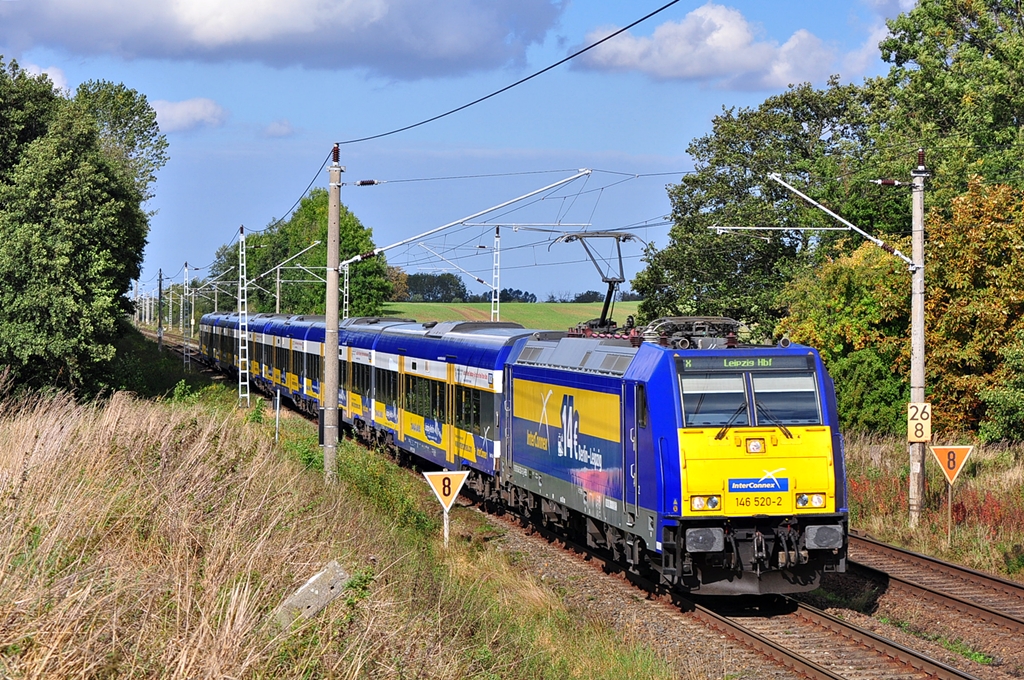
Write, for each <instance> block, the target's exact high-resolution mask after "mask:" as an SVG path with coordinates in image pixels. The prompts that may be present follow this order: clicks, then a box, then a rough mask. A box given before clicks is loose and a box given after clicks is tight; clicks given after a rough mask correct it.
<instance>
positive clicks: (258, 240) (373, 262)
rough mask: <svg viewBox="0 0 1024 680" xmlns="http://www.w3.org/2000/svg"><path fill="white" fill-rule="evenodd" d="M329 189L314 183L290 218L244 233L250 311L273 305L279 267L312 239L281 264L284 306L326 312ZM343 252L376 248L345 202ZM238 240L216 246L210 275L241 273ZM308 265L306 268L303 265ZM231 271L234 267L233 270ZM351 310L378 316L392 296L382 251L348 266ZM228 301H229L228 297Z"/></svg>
mask: <svg viewBox="0 0 1024 680" xmlns="http://www.w3.org/2000/svg"><path fill="white" fill-rule="evenodd" d="M329 206H330V197H329V195H328V193H327V190H325V189H321V188H316V189H313V190H312V191H310V193H309V195H308V196H306V197H304V198H303V199H302V200H301V201H300V202H299V206H298V207H297V208H296V209H295V212H293V213H292V214H291V216H290V217H289V218H288V219H287V220H286V221H275V222H272V223H271V225H270V226H269V227H268V228H267V229H266V230H264V231H262V232H259V233H254V234H252V235H250V236H247V237H246V247H247V249H246V268H247V273H248V276H249V280H250V282H252V283H253V284H257V285H258V287H256V286H253V287H251V288H250V289H249V311H250V312H273V311H274V309H275V306H276V305H275V303H276V300H275V293H276V278H277V276H276V275H277V272H276V269H277V267H278V266H279V265H281V263H282V262H284V261H285V260H288V259H289V258H291V257H292V256H293V255H296V254H297V253H299V252H300V251H302V250H303V249H305V248H308V247H309V246H310V245H312V244H313V243H314V242H316V241H319V242H320V244H319V245H317V246H316V247H314V248H312V249H310V250H309V251H308V252H307V253H305V254H303V255H302V256H300V257H299V258H297V259H295V260H293V261H291V262H288V263H287V264H284V265H283V266H281V280H282V282H283V283H282V286H281V305H280V306H281V312H282V313H288V314H323V313H324V307H325V304H326V299H325V294H324V284H323V282H322V281H320V280H318V279H317V278H315V276H314V275H318V276H319V277H320V278H321V279H322V278H323V275H324V272H325V271H326V267H327V213H328V208H329ZM339 238H340V254H341V255H340V257H341V261H345V260H346V259H349V258H351V257H355V256H356V255H360V254H362V253H368V252H370V251H372V250H373V249H374V244H373V232H372V230H371V229H369V228H368V227H364V226H363V224H362V223H361V222H360V221H359V218H357V217H356V216H355V215H354V214H353V213H352V212H350V211H349V210H348V208H346V207H345V206H344V205H343V206H341V221H340V224H339ZM237 266H238V245H237V244H228V245H225V246H222V247H221V248H220V249H218V251H217V255H216V259H215V262H214V264H213V266H212V267H211V268H210V277H209V278H211V279H212V278H216V277H218V276H221V275H225V276H224V278H228V279H230V278H231V277H234V278H235V279H236V280H237V276H238V270H237ZM302 267H304V268H305V269H302ZM230 272H233V273H230ZM349 277H350V279H349V291H350V292H349V299H350V305H351V306H350V309H349V313H350V314H351V315H352V316H376V315H379V314H381V313H382V311H383V308H384V302H385V301H387V300H388V299H389V297H390V296H391V284H390V283H389V281H388V266H387V262H386V261H385V259H384V258H383V257H382V256H377V257H373V258H370V259H367V260H363V261H362V262H357V263H355V264H353V265H352V266H351V268H350V270H349ZM229 304H230V303H229Z"/></svg>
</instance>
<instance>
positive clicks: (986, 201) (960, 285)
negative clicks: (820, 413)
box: [780, 178, 1024, 430]
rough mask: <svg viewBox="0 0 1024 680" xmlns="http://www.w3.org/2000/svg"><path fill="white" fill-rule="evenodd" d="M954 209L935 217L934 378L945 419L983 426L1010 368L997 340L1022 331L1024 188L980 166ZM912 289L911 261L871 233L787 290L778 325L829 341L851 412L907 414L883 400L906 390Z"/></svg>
mask: <svg viewBox="0 0 1024 680" xmlns="http://www.w3.org/2000/svg"><path fill="white" fill-rule="evenodd" d="M951 210H952V215H951V216H949V217H946V216H945V215H944V214H943V213H941V212H939V211H936V212H934V213H932V216H931V218H930V219H929V222H928V224H927V227H928V235H929V240H928V243H927V247H926V252H925V261H926V273H927V276H926V295H925V300H926V308H925V320H926V333H925V336H926V355H927V382H928V385H929V399H930V400H931V401H932V402H933V403H934V404H935V417H936V420H937V422H938V423H939V424H941V425H946V426H954V427H958V428H976V427H977V426H978V425H979V422H980V421H981V420H982V418H983V417H984V407H985V400H984V399H983V398H982V395H983V394H991V393H992V392H991V391H992V390H994V389H998V387H999V385H1000V384H1001V383H1002V382H1003V381H1004V380H1005V377H1006V376H1005V371H1006V369H1005V367H1004V366H1003V361H1004V359H1005V355H1004V354H1003V353H1002V352H1001V349H1002V348H1004V347H1005V346H1006V345H1007V344H1008V343H1009V342H1011V341H1012V340H1013V338H1015V337H1016V334H1017V333H1019V332H1022V331H1024V252H1022V251H1021V249H1019V248H1015V247H1013V246H1012V245H1009V244H1019V243H1024V191H1021V190H1018V189H1014V188H1012V187H1008V186H1005V185H988V186H987V185H985V184H983V183H982V182H981V180H980V179H979V178H975V179H974V180H973V181H972V182H971V184H970V185H969V190H968V191H967V193H965V194H964V195H962V196H959V197H957V198H956V199H955V200H954V201H953V203H952V206H951ZM899 245H901V246H903V245H905V244H903V243H900V244H899ZM1008 245H1009V247H1008ZM910 289H911V276H910V274H909V273H908V271H907V268H906V267H905V266H903V265H902V263H901V262H900V261H899V260H897V259H895V258H893V257H892V256H890V255H889V254H888V253H886V252H884V251H883V250H881V249H880V248H878V247H876V246H874V245H873V244H865V245H863V246H861V248H859V249H858V250H857V251H855V252H854V253H853V254H852V255H849V256H844V257H842V258H839V259H837V260H835V261H833V262H829V263H827V264H826V265H824V266H822V267H819V268H816V269H814V270H810V271H807V272H805V273H804V274H803V275H802V276H800V277H797V278H796V279H795V280H794V281H792V282H791V283H790V284H789V285H788V286H787V288H786V290H785V293H784V296H783V299H785V300H786V302H787V303H788V306H789V310H790V313H789V316H788V317H787V318H786V319H784V320H783V321H782V323H781V324H780V330H783V331H785V332H788V333H789V334H790V337H791V338H792V339H793V340H796V341H798V342H803V343H806V344H809V345H812V346H814V347H817V348H819V350H820V351H821V352H822V356H823V357H824V358H825V360H826V362H827V363H828V364H829V367H830V370H832V371H833V372H834V373H835V375H834V376H833V377H834V378H835V379H836V383H837V385H838V386H839V391H840V410H841V411H842V412H843V413H842V415H843V416H844V422H846V423H847V424H860V425H863V426H865V427H868V426H870V427H883V425H882V424H881V423H884V422H888V423H890V425H889V426H888V427H885V429H889V430H895V429H898V428H899V426H900V424H899V421H900V419H901V417H902V416H900V415H899V414H898V413H896V411H897V410H899V409H890V410H889V411H887V412H886V414H885V415H878V412H879V410H880V409H881V411H886V409H885V408H884V402H885V400H886V399H887V398H888V397H887V396H885V395H890V396H891V395H895V394H904V393H906V390H905V389H897V387H896V385H897V383H898V384H900V385H903V386H905V384H906V380H905V376H907V375H908V374H909V371H910V343H909V342H908V333H907V329H908V326H909V310H910V292H911V291H910ZM864 352H870V354H872V355H874V357H877V360H875V359H872V358H871V357H869V356H868V355H866V354H864ZM872 392H874V393H873V394H872ZM850 395H862V396H850ZM869 402H870V403H869ZM844 403H845V405H846V407H845V410H844ZM869 411H870V412H871V413H873V414H874V415H871V414H869V413H867V412H869Z"/></svg>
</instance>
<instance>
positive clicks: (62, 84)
mask: <svg viewBox="0 0 1024 680" xmlns="http://www.w3.org/2000/svg"><path fill="white" fill-rule="evenodd" d="M21 67H22V68H23V69H25V70H26V71H28V72H29V73H31V74H32V75H34V76H38V75H39V74H40V73H45V74H46V75H47V77H49V79H50V81H51V82H52V83H53V84H54V85H55V86H56V87H57V89H58V90H66V89H68V78H67V76H66V75H64V71H62V70H61V69H59V68H57V67H56V66H47V67H46V68H43V67H42V66H36V65H35V64H21Z"/></svg>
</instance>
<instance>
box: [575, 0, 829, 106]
mask: <svg viewBox="0 0 1024 680" xmlns="http://www.w3.org/2000/svg"><path fill="white" fill-rule="evenodd" d="M614 30H615V29H613V28H603V29H599V30H597V31H592V32H591V33H590V34H588V35H587V38H586V42H587V43H591V42H594V41H596V40H599V39H601V38H602V37H604V36H607V35H609V34H610V33H612V32H613V31H614ZM834 60H835V55H834V53H833V51H832V50H831V49H830V48H828V47H827V46H826V45H825V44H824V43H823V42H822V41H821V40H820V39H819V38H817V37H816V36H814V35H813V34H811V33H809V32H808V31H805V30H803V29H801V30H799V31H797V32H796V33H794V34H793V35H792V36H791V37H790V38H789V40H787V41H786V42H785V43H784V44H783V45H781V46H780V45H779V44H778V43H776V42H774V41H758V40H757V39H756V37H755V33H754V28H753V27H752V26H751V24H750V23H749V22H748V21H747V20H746V18H745V17H744V16H743V14H742V13H740V12H739V11H738V10H735V9H732V8H730V7H725V6H723V5H716V4H714V3H711V2H709V3H708V4H706V5H704V6H703V7H698V8H697V9H695V10H693V11H692V12H690V13H689V14H687V15H686V16H685V17H683V19H682V21H678V22H676V21H668V22H665V23H663V24H661V25H660V26H658V27H657V28H655V29H654V33H653V34H652V35H651V37H636V36H633V35H632V34H629V33H624V34H622V35H619V36H617V37H615V38H613V39H611V40H609V41H608V42H607V43H605V44H603V45H601V46H600V47H598V48H596V49H594V50H592V51H590V52H588V53H587V54H586V55H584V60H583V62H582V63H581V66H582V67H584V68H591V69H595V70H608V71H640V72H642V73H646V74H647V75H649V76H651V77H654V78H658V79H662V80H696V81H703V82H717V83H719V84H721V85H723V86H725V87H732V88H742V89H761V88H778V87H785V86H786V85H788V84H790V83H798V82H803V81H806V80H810V81H817V80H821V79H823V78H825V77H826V76H827V75H828V73H829V68H830V66H831V64H832V62H833V61H834Z"/></svg>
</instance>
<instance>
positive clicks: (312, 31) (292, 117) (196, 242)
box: [0, 0, 913, 299]
mask: <svg viewBox="0 0 1024 680" xmlns="http://www.w3.org/2000/svg"><path fill="white" fill-rule="evenodd" d="M665 1H667V0H654V1H648V0H634V1H632V2H612V1H610V0H589V1H586V0H564V1H558V0H291V1H290V2H280V1H275V0H174V1H172V2H166V3H140V2H138V1H137V0H0V53H2V54H3V55H4V58H5V59H8V60H9V59H11V58H16V59H17V60H18V61H19V63H21V65H22V66H24V67H27V68H29V69H30V70H35V71H39V70H43V71H46V72H47V73H48V74H50V76H51V78H52V79H53V80H54V81H55V82H56V83H58V84H59V85H61V86H64V87H68V88H71V89H74V88H75V87H76V86H77V85H78V84H79V83H81V82H83V81H85V80H89V79H103V80H111V81H115V82H124V83H125V84H126V85H128V86H129V87H133V88H135V89H137V90H139V91H140V92H142V93H144V94H145V95H146V96H147V97H148V98H149V100H150V102H151V103H152V104H153V105H154V107H155V108H156V109H157V112H158V117H159V121H160V125H161V128H162V130H163V131H164V132H165V133H166V135H167V138H168V140H169V142H170V147H169V150H168V152H169V155H170V161H169V162H168V164H167V165H166V166H165V167H164V169H163V170H162V171H161V172H160V174H159V176H158V181H157V186H156V197H155V198H154V199H153V200H152V201H151V202H150V204H149V206H148V207H149V209H150V210H153V211H155V212H156V214H155V215H154V217H153V219H152V224H151V231H150V235H149V245H148V246H147V248H146V257H145V264H144V271H143V274H142V277H141V279H142V287H143V288H144V289H149V288H153V287H155V278H156V274H157V269H158V268H163V270H164V273H165V274H166V275H174V274H175V273H176V272H180V270H181V268H182V265H183V263H184V262H185V261H186V260H187V261H188V262H189V264H190V266H204V265H207V264H209V263H210V262H211V261H212V259H213V255H214V252H215V251H216V249H217V248H218V247H219V246H221V245H223V244H225V243H228V242H230V241H232V239H233V238H234V235H235V233H237V229H238V226H239V225H240V224H244V225H245V226H246V227H247V228H248V229H253V230H256V229H262V228H263V227H265V226H266V225H267V224H268V223H270V222H271V221H272V220H273V219H274V218H278V217H282V216H284V215H285V214H286V212H287V211H288V210H289V208H290V207H291V206H292V205H293V203H294V202H295V201H296V200H297V199H298V198H299V197H300V196H301V195H302V193H303V191H304V189H305V188H306V186H307V185H308V184H309V183H310V181H311V180H314V178H315V185H319V186H326V183H327V173H326V171H324V172H320V173H319V174H318V173H317V170H318V168H320V165H321V163H322V162H323V160H324V158H325V157H326V156H327V154H328V153H329V151H330V148H331V145H332V144H333V143H334V142H336V141H341V140H346V139H352V138H357V137H363V136H368V135H373V134H378V133H381V132H385V131H388V130H391V129H394V128H397V127H401V126H404V125H408V124H411V123H415V122H417V121H419V120H422V119H424V118H428V117H431V116H434V115H437V114H439V113H442V112H444V111H446V110H448V109H451V108H454V107H456V106H459V105H462V104H464V103H466V102H469V101H471V100H473V99H476V98H478V97H480V96H483V95H486V94H488V93H490V92H492V91H494V90H497V89H499V88H501V87H504V86H505V85H507V84H509V83H511V82H514V81H516V80H518V79H520V78H522V77H524V76H526V75H529V74H530V73H532V72H534V71H536V70H539V69H540V68H543V67H545V66H547V65H548V64H550V63H553V62H555V61H557V60H559V59H561V58H563V57H564V56H566V55H567V54H569V53H571V52H572V51H574V50H575V49H578V48H579V47H582V46H583V45H586V44H589V43H590V42H592V41H594V40H596V39H598V38H600V37H603V36H604V35H607V34H608V33H610V32H611V31H613V30H615V29H617V28H620V27H622V26H625V25H627V24H629V23H631V22H632V21H634V20H636V19H638V18H640V17H641V16H643V15H645V14H647V13H648V12H650V11H652V10H654V9H656V8H658V7H660V6H661V5H662V4H664V2H665ZM912 6H913V0H832V1H828V2H822V1H821V0H818V1H808V0H779V1H776V2H764V1H763V0H761V1H754V0H735V1H732V2H729V1H725V0H723V1H722V2H719V1H717V0H716V1H714V2H694V1H691V0H683V1H681V2H679V3H677V4H676V5H674V6H672V7H671V8H669V9H667V10H666V11H664V12H662V13H660V14H658V15H657V16H655V17H653V18H652V19H650V20H648V21H647V22H645V23H643V24H641V25H639V26H637V27H636V28H634V29H632V30H631V31H629V32H628V33H625V34H622V35H620V36H618V37H616V38H614V39H612V40H611V41H609V42H607V43H605V44H604V45H602V46H601V47H600V48H598V49H597V50H594V51H592V52H590V53H588V54H587V55H585V56H584V57H582V58H580V59H579V60H576V61H573V62H571V63H569V64H565V65H563V66H561V67H559V68H558V69H555V70H553V71H550V72H548V73H546V74H544V75H542V76H540V77H538V78H536V79H533V80H531V81H529V82H527V83H525V84H523V85H521V86H519V87H517V88H514V89H512V90H510V91H508V92H506V93H504V94H501V95H499V96H497V97H495V98H493V99H490V100H488V101H486V102H484V103H482V104H479V105H477V106H474V107H472V108H470V109H467V110H465V111H462V112H460V113H457V114H454V115H452V116H450V117H448V118H445V119H443V120H440V121H437V122H435V123H431V124H428V125H425V126H423V127H419V128H417V129H414V130H410V131H408V132H404V133H401V134H398V135H394V136H391V137H387V138H384V139H379V140H375V141H370V142H364V143H360V144H353V145H346V146H344V147H343V148H342V165H344V166H346V167H347V172H346V173H345V175H344V177H343V180H344V181H345V182H355V181H357V180H361V179H378V180H387V181H386V182H385V183H384V184H380V185H377V186H371V187H354V186H346V187H344V189H343V195H342V200H343V202H344V203H345V204H346V205H348V206H349V207H350V208H351V209H352V210H353V211H354V212H355V214H356V215H357V216H358V217H359V218H360V219H361V220H362V221H363V223H364V224H365V225H366V226H368V227H371V228H372V229H373V234H374V239H375V241H376V243H377V244H378V245H387V244H389V243H393V242H396V241H399V240H402V239H405V238H407V237H409V236H412V235H414V234H417V233H420V232H423V231H426V230H428V229H431V228H434V227H436V226H439V225H441V224H445V223H448V222H451V221H454V220H457V219H459V218H461V217H464V216H466V215H469V214H472V213H475V212H477V211H479V210H482V209H484V208H487V207H489V206H492V205H495V204H498V203H501V202H503V201H506V200H508V199H511V198H514V197H515V196H518V195H521V194H524V193H526V192H528V191H531V190H533V189H537V188H540V187H542V186H545V185H547V184H549V183H551V182H554V181H556V180H558V179H561V178H563V177H568V176H570V175H571V174H573V173H574V169H575V168H592V169H594V170H595V172H594V173H593V174H592V175H591V176H590V177H589V178H587V179H586V180H577V181H575V182H573V183H572V184H569V185H567V186H566V187H564V188H562V189H560V190H559V191H557V192H555V194H553V195H551V196H548V197H546V198H545V200H543V201H534V202H531V203H530V204H529V205H524V206H522V207H520V208H519V209H518V210H514V211H510V210H508V209H506V210H504V211H501V213H498V214H496V216H495V217H492V218H491V220H490V221H493V222H500V223H502V224H505V225H510V224H514V223H519V224H525V223H529V224H534V223H555V222H558V223H563V224H565V223H585V224H590V225H592V226H591V227H589V228H590V229H592V230H600V229H617V228H621V227H625V226H628V225H635V224H640V223H644V222H650V223H651V224H656V223H659V222H661V221H662V218H663V217H664V216H666V215H668V214H669V212H670V205H669V202H668V198H667V196H666V192H665V185H666V184H670V183H673V182H676V181H678V179H679V176H680V173H682V172H685V171H687V170H690V169H691V168H692V167H693V165H692V161H691V160H690V159H689V157H688V156H687V154H686V147H687V145H688V144H689V143H690V141H691V140H692V139H693V138H694V137H696V136H699V135H702V134H705V133H707V132H708V131H709V130H710V126H711V119H712V117H713V116H714V115H716V114H717V113H718V112H720V111H721V109H722V107H723V106H726V107H732V106H751V107H753V106H757V104H759V103H760V102H761V101H763V100H764V99H765V98H766V97H768V96H770V95H772V94H775V93H778V92H781V91H783V90H784V89H785V88H786V85H787V84H788V83H796V82H804V81H810V82H812V83H814V84H816V85H821V84H823V83H824V82H825V79H826V78H827V77H828V76H829V74H839V75H840V76H841V77H842V79H843V80H844V81H846V82H859V81H860V80H862V79H863V78H864V77H866V76H872V75H876V74H879V73H882V72H884V70H885V69H884V64H882V63H881V61H880V59H879V53H878V49H877V43H878V41H879V40H880V39H881V37H883V35H884V29H885V26H884V20H885V19H886V18H891V17H894V16H896V15H897V14H898V13H899V12H900V11H906V10H908V9H909V8H910V7H912ZM549 171H554V172H549ZM514 173H520V174H514ZM666 173H667V174H666ZM476 175H497V176H494V177H486V178H485V177H474V178H465V179H458V180H435V181H415V182H399V181H397V180H409V179H424V180H427V179H429V180H433V178H441V177H466V176H476ZM631 175H641V177H635V178H632V179H630V178H629V177H630V176H631ZM623 180H627V181H623ZM485 220H486V218H481V219H479V220H476V222H483V221H485ZM577 229H578V228H576V227H572V228H567V229H566V230H567V231H575V230H577ZM634 233H636V235H637V236H639V237H640V238H642V239H644V240H645V241H652V242H654V243H655V244H656V245H658V246H664V245H665V244H666V242H667V227H665V226H652V227H649V228H645V229H642V230H640V231H636V232H634ZM502 234H503V238H502V249H503V254H502V265H503V269H502V274H501V279H502V280H501V285H502V287H513V288H519V289H523V290H529V291H531V292H533V293H535V294H536V295H537V296H538V298H540V299H544V298H545V297H546V296H547V295H548V294H549V293H556V294H557V293H567V292H568V293H575V292H581V291H584V290H588V289H594V290H603V289H604V285H603V284H602V283H601V281H600V276H599V275H598V273H597V271H596V270H595V269H594V268H593V265H591V264H589V262H586V261H584V258H585V254H584V252H583V250H582V248H581V247H580V246H579V244H554V245H552V244H550V242H549V241H550V238H551V236H550V235H548V234H542V233H538V232H533V231H526V230H519V231H516V230H514V229H512V228H510V227H506V228H505V229H503V232H502ZM492 239H493V228H487V227H464V228H460V229H457V230H452V231H450V232H447V233H446V234H444V235H438V236H435V237H433V238H430V239H428V241H427V243H428V244H429V245H430V246H431V247H432V248H433V249H434V250H436V251H438V252H440V253H441V254H443V255H444V256H445V257H446V258H448V259H450V260H453V261H457V262H458V263H459V264H460V265H461V266H462V267H463V268H465V269H468V270H471V271H475V272H479V274H480V276H481V278H484V279H486V280H488V281H489V280H490V271H491V255H490V253H489V252H488V251H486V250H483V249H478V248H476V247H475V246H476V245H478V244H480V245H488V246H489V245H491V244H492V242H493V241H492ZM639 253H640V246H639V245H638V244H636V243H633V244H629V243H627V244H624V246H623V254H624V255H625V256H626V260H625V266H626V275H627V279H629V278H631V277H632V275H633V274H635V272H636V271H637V270H638V269H639V268H640V266H641V263H640V261H639V257H638V256H639ZM388 260H389V262H390V263H391V264H396V265H399V266H403V267H405V268H406V269H407V270H408V271H409V272H410V273H416V272H424V271H430V272H436V271H443V270H450V268H448V265H446V264H445V263H444V262H443V261H439V260H437V259H436V258H433V256H430V255H429V254H428V253H427V252H426V251H425V250H423V249H422V248H419V247H406V248H402V249H398V250H395V251H392V252H390V253H389V254H388ZM255 273H257V272H251V274H255ZM179 278H180V274H179ZM467 284H468V286H469V288H470V290H472V291H473V292H484V291H485V290H486V288H484V287H483V286H481V285H480V284H477V283H475V282H473V281H472V280H469V279H467ZM627 285H628V284H627Z"/></svg>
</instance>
